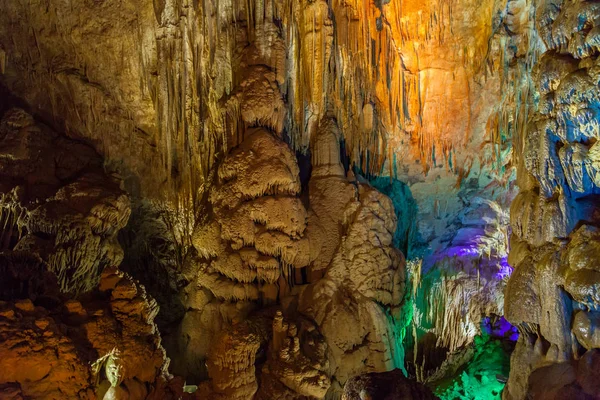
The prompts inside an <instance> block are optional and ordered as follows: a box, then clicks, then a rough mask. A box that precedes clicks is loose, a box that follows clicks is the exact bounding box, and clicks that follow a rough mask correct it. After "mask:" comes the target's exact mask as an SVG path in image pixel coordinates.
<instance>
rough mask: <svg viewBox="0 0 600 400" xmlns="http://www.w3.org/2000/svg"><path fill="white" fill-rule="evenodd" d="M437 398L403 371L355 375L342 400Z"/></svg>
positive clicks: (349, 382)
mask: <svg viewBox="0 0 600 400" xmlns="http://www.w3.org/2000/svg"><path fill="white" fill-rule="evenodd" d="M375 399H377V400H403V399H412V400H435V399H437V397H435V396H434V395H433V393H431V390H429V389H428V388H427V387H426V386H424V385H422V384H420V383H417V382H413V381H410V380H409V379H407V378H406V377H405V376H404V374H403V373H402V371H400V370H398V369H395V370H392V371H389V372H382V373H370V374H364V375H359V376H355V377H353V378H352V379H350V380H349V381H348V383H346V387H345V388H344V394H343V395H342V400H375Z"/></svg>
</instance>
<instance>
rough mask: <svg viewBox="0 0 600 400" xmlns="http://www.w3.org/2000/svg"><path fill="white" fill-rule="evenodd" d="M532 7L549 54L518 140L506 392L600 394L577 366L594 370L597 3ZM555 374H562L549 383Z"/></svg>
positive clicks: (512, 395) (540, 64)
mask: <svg viewBox="0 0 600 400" xmlns="http://www.w3.org/2000/svg"><path fill="white" fill-rule="evenodd" d="M534 6H535V7H536V20H535V23H536V30H537V34H538V35H539V37H540V38H541V40H542V41H543V47H541V53H543V54H542V55H541V57H539V59H538V60H537V63H536V65H535V67H534V69H533V75H532V79H533V82H534V83H535V93H534V94H533V96H534V97H535V99H536V101H537V110H536V112H535V113H534V114H533V115H532V116H531V118H530V121H529V123H528V125H527V129H526V130H525V131H524V133H523V135H522V136H521V137H519V138H518V141H517V143H516V146H517V151H518V153H519V158H518V162H519V164H518V180H517V183H518V185H519V188H520V193H519V195H518V196H517V198H516V199H515V201H514V202H513V204H512V207H511V226H512V237H511V252H510V256H509V262H510V263H511V264H512V265H514V266H515V273H514V274H513V276H512V277H511V279H510V281H509V283H508V286H507V289H506V294H505V311H506V317H507V319H509V321H511V322H512V323H514V324H518V326H519V329H520V331H521V337H520V339H519V342H518V343H517V349H516V350H515V352H514V354H513V356H512V360H511V375H510V379H509V381H508V386H507V388H506V390H505V391H504V394H503V398H506V399H522V398H525V397H526V396H527V395H529V396H534V397H533V398H541V397H540V396H543V398H556V399H558V398H564V397H565V396H568V397H577V398H579V397H581V398H584V397H586V396H597V395H598V391H597V390H596V388H595V387H593V386H590V384H591V381H589V379H592V380H593V379H594V378H591V377H590V376H589V375H586V373H585V372H582V374H583V375H581V374H579V373H575V372H574V371H579V370H578V369H577V368H578V367H577V365H579V366H580V368H581V369H582V371H583V370H585V368H597V364H596V363H595V361H593V360H595V358H594V357H595V356H594V353H593V351H594V350H593V349H595V348H596V347H597V343H596V342H595V339H594V337H595V333H594V332H595V329H596V322H595V321H596V320H595V314H594V310H595V309H596V307H597V304H598V303H597V299H596V298H595V295H594V293H595V291H596V285H597V281H598V277H597V272H595V271H596V265H597V262H596V258H597V254H598V252H597V251H595V250H592V249H595V248H596V247H598V236H597V234H596V231H597V225H598V218H597V214H598V210H597V208H598V204H597V193H598V190H599V188H598V185H597V182H596V180H595V178H594V177H595V168H597V160H596V159H595V156H594V154H595V145H596V140H597V137H598V128H597V126H598V121H597V117H596V111H595V110H596V109H597V94H596V91H597V83H598V82H597V76H596V73H595V68H596V67H595V64H596V59H597V56H598V54H597V50H598V49H597V48H596V46H595V45H594V39H593V38H594V37H595V36H594V35H595V32H596V30H597V28H596V25H597V21H598V17H599V16H600V9H598V7H597V4H595V3H593V2H580V1H564V2H563V1H550V2H538V3H535V2H534ZM586 351H588V352H586ZM584 353H585V354H584ZM584 360H585V361H584ZM583 364H586V367H584V366H583ZM592 365H593V366H592ZM559 370H560V371H562V372H558V371H559ZM565 371H566V372H565ZM553 374H564V375H563V376H565V379H564V380H561V381H558V382H556V383H553V384H552V385H551V388H548V387H546V386H547V384H548V382H549V381H552V379H547V377H549V376H555V375H553ZM543 376H545V377H546V378H545V379H546V381H545V382H543V381H544V378H541V377H543ZM567 393H568V394H567Z"/></svg>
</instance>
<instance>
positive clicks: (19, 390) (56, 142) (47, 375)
mask: <svg viewBox="0 0 600 400" xmlns="http://www.w3.org/2000/svg"><path fill="white" fill-rule="evenodd" d="M0 165H1V168H0V171H1V172H0V176H1V180H0V182H1V183H0V192H1V203H0V212H1V214H0V215H1V217H2V227H3V229H2V231H1V234H0V237H2V239H1V240H0V242H1V243H2V245H1V246H0V272H1V276H2V279H1V281H0V282H1V283H0V309H1V311H0V343H1V344H0V368H1V369H2V371H3V372H2V373H1V374H0V397H2V398H7V399H24V398H35V399H56V398H72V399H76V398H78V399H92V398H99V399H114V398H120V399H127V398H130V399H141V398H154V399H163V398H176V397H177V396H178V393H179V394H180V393H181V388H182V387H183V386H182V385H181V388H179V387H178V386H179V385H178V384H175V386H174V388H175V389H174V390H171V388H170V387H169V385H170V383H169V375H168V373H167V367H168V359H167V357H166V354H165V351H164V349H163V348H162V346H161V345H160V335H159V334H158V332H157V329H156V325H155V324H154V322H153V320H154V317H155V315H156V313H157V311H158V307H157V304H156V302H155V301H154V300H153V299H152V298H150V297H149V296H148V295H147V294H146V291H145V289H144V288H143V287H142V286H140V285H139V284H138V283H137V282H136V281H135V280H133V279H132V278H131V277H130V276H128V275H126V274H124V273H122V272H120V271H119V270H118V269H117V268H116V267H117V266H118V265H119V263H120V262H121V259H122V257H123V254H122V250H121V248H120V246H119V244H118V242H117V240H116V235H117V232H118V231H119V230H120V229H121V228H123V226H125V224H126V223H127V219H128V218H129V199H128V197H127V195H126V194H125V193H124V192H123V191H122V190H121V189H120V181H119V179H118V178H117V177H116V176H110V175H108V174H106V173H105V172H104V170H103V168H102V164H101V159H100V158H99V157H98V155H97V154H96V153H95V152H94V151H93V149H92V148H90V147H89V146H87V145H84V144H82V143H78V142H75V141H72V140H69V139H66V138H65V137H62V136H60V135H59V134H57V133H55V132H53V131H52V130H51V129H49V128H48V127H46V126H45V125H43V124H40V123H37V122H36V121H35V120H34V119H33V117H32V116H31V115H29V114H28V113H26V112H25V111H23V110H22V109H16V108H13V109H10V110H8V111H6V112H5V113H4V115H3V116H2V119H1V121H0ZM76 296H77V297H76Z"/></svg>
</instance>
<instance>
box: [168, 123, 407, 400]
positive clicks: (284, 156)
mask: <svg viewBox="0 0 600 400" xmlns="http://www.w3.org/2000/svg"><path fill="white" fill-rule="evenodd" d="M338 135H339V133H338V131H337V127H336V124H335V121H334V120H331V119H325V120H323V121H322V122H321V124H320V126H319V128H318V131H317V133H316V135H315V136H316V140H315V142H314V144H313V145H314V150H313V153H312V154H313V160H312V161H313V162H312V167H313V171H312V175H311V178H310V181H309V183H308V186H309V194H308V196H305V197H304V201H303V200H302V199H301V198H300V197H298V195H300V190H301V186H300V180H299V176H298V173H299V170H298V166H297V164H296V161H295V157H294V155H293V153H292V152H291V150H290V149H289V147H288V146H287V145H286V144H285V143H283V142H282V141H281V140H280V139H278V138H277V137H276V135H275V134H274V133H272V132H269V131H267V130H265V129H262V128H258V129H249V130H248V131H247V132H246V133H245V135H244V136H245V139H244V141H243V142H242V144H241V145H240V146H239V147H237V148H235V149H234V150H233V151H232V152H231V153H230V154H229V155H228V156H226V157H225V158H224V160H223V162H222V163H221V164H220V165H219V166H218V168H217V171H216V174H215V176H217V178H216V179H217V180H218V182H217V183H216V184H215V185H214V186H213V191H212V192H211V194H210V197H209V198H210V204H211V207H212V212H213V213H215V214H214V218H210V219H208V220H207V223H205V224H201V225H199V226H198V229H197V230H196V232H195V234H194V249H195V251H196V252H197V260H196V261H193V262H192V264H194V266H190V267H189V271H187V272H186V275H187V276H188V277H189V278H188V279H189V281H190V285H189V286H188V287H187V288H186V289H185V292H186V293H187V299H188V301H189V303H188V305H187V309H188V312H187V313H186V315H185V316H184V319H183V321H182V327H181V329H180V330H179V332H180V337H179V339H177V340H178V343H179V347H178V350H177V351H176V352H172V353H171V356H172V357H173V358H174V362H176V363H177V362H178V360H179V359H180V358H184V359H185V361H184V362H183V365H182V367H183V368H189V369H191V368H194V367H195V366H197V365H201V364H203V363H204V362H206V366H207V373H208V376H209V378H210V381H209V382H208V383H206V384H204V385H203V386H201V388H200V390H201V391H204V392H206V393H210V395H209V396H212V397H213V398H224V399H225V398H227V399H246V398H252V397H253V396H254V395H255V394H256V396H258V398H261V399H262V398H264V399H267V398H272V397H271V396H275V397H276V398H324V397H325V395H326V394H327V395H328V396H339V395H340V392H341V388H342V387H343V385H344V383H345V381H346V380H347V379H349V378H350V377H352V376H354V375H356V374H358V373H362V372H366V371H385V370H388V369H390V368H393V367H394V366H397V365H402V362H403V353H402V352H401V350H400V349H398V348H397V346H396V341H398V340H400V338H399V337H398V333H397V332H396V330H395V329H394V326H393V325H392V326H390V323H389V321H390V318H396V320H398V321H400V309H401V304H402V300H403V297H404V288H405V286H404V280H405V270H404V259H403V257H402V254H401V253H400V252H399V251H398V250H397V249H395V248H393V247H392V238H393V235H394V232H395V229H396V219H395V214H394V209H393V205H392V202H391V201H390V199H389V198H387V197H386V196H384V195H382V194H381V193H380V192H378V191H376V190H375V189H373V188H372V187H370V186H369V185H368V184H367V183H366V182H358V181H356V179H352V180H350V179H348V178H347V177H346V173H345V171H344V168H343V167H342V165H341V163H340V155H339V154H340V152H339V144H338V137H339V136H338ZM267 160H268V162H266V161H267ZM304 203H306V204H307V205H308V207H306V208H305V206H304ZM274 304H280V306H279V307H280V308H281V310H280V311H277V312H276V311H275V309H276V308H278V307H269V306H270V305H274ZM258 308H262V310H261V311H255V310H258ZM269 310H272V311H269ZM215 312H218V313H219V314H218V315H221V316H222V317H220V318H217V319H215V318H214V317H213V318H212V319H210V320H207V318H206V317H205V316H206V315H207V314H209V315H210V314H212V315H214V314H215ZM204 321H208V322H209V323H210V324H212V325H205V326H203V325H202V324H205V323H206V322H204ZM311 321H312V322H311ZM186 325H193V326H198V325H200V326H203V329H201V330H199V332H198V335H197V336H190V333H189V332H191V330H190V329H186V328H185V326H186ZM271 325H272V327H271ZM340 326H344V327H345V328H344V329H339V328H340ZM179 352H180V353H179ZM224 353H226V354H227V355H225V354H224ZM260 353H263V354H264V353H266V355H267V356H266V359H265V357H264V355H263V356H262V357H261V356H260ZM182 373H184V374H185V375H186V376H190V375H191V374H193V373H194V371H193V370H191V371H184V370H182ZM258 377H260V381H259V378H258ZM259 382H260V385H259ZM207 395H208V394H207Z"/></svg>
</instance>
